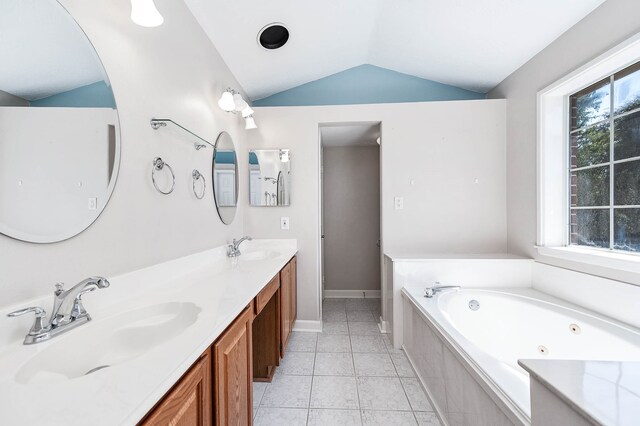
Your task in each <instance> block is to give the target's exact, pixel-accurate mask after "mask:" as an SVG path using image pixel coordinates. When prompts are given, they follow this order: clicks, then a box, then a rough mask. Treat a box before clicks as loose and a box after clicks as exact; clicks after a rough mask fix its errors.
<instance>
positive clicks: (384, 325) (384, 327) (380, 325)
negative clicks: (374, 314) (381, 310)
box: [378, 317, 391, 334]
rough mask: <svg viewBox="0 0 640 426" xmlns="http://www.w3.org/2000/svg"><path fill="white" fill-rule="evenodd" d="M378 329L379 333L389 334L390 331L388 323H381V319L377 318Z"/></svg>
mask: <svg viewBox="0 0 640 426" xmlns="http://www.w3.org/2000/svg"><path fill="white" fill-rule="evenodd" d="M378 328H379V329H380V333H383V334H386V333H391V330H390V329H389V321H383V320H382V317H380V318H378Z"/></svg>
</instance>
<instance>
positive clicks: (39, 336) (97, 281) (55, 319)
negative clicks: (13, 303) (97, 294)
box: [7, 277, 109, 345]
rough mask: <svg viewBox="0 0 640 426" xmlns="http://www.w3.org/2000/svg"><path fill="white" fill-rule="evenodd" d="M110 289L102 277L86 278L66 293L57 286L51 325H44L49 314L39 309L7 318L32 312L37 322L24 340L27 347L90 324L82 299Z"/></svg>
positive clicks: (13, 313)
mask: <svg viewBox="0 0 640 426" xmlns="http://www.w3.org/2000/svg"><path fill="white" fill-rule="evenodd" d="M107 287H109V281H107V279H106V278H103V277H91V278H87V279H86V280H83V281H81V282H80V283H78V284H76V285H74V286H73V287H71V288H70V289H69V290H65V289H64V284H62V283H58V284H56V291H55V292H54V293H53V294H54V299H53V312H52V314H51V318H50V319H49V322H48V323H46V322H45V317H46V316H47V313H46V311H45V310H44V309H42V308H39V307H30V308H25V309H20V310H17V311H14V312H11V313H9V314H7V316H9V317H17V316H21V315H25V314H27V313H30V312H33V313H34V314H35V315H36V320H35V323H34V324H33V326H32V327H31V329H30V330H29V333H27V335H26V337H25V338H24V344H25V345H32V344H34V343H40V342H44V341H45V340H49V339H51V338H53V337H55V336H57V335H58V334H62V333H64V332H66V331H69V330H72V329H74V328H76V327H77V326H79V325H82V324H84V323H86V322H88V321H91V316H89V313H88V312H87V310H86V309H85V308H84V306H83V305H82V296H83V295H84V294H87V293H89V292H91V291H93V290H96V289H100V288H107Z"/></svg>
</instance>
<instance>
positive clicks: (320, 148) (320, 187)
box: [317, 120, 389, 333]
mask: <svg viewBox="0 0 640 426" xmlns="http://www.w3.org/2000/svg"><path fill="white" fill-rule="evenodd" d="M363 123H376V124H377V125H378V126H380V145H379V148H378V149H379V165H378V167H379V171H380V181H379V182H378V185H379V188H380V209H379V215H380V247H379V250H380V271H379V273H380V304H381V315H380V318H378V319H377V321H376V322H377V324H378V328H380V331H381V332H382V333H387V332H389V331H388V330H389V327H388V322H387V321H385V320H384V313H385V306H386V303H385V286H386V283H385V269H384V226H383V214H384V213H383V208H382V207H383V186H382V182H383V181H382V174H383V172H384V170H383V167H382V165H383V156H384V150H383V146H384V144H383V143H382V141H383V125H384V123H383V122H382V121H381V120H370V121H369V120H360V121H332V122H321V123H318V152H317V154H318V155H317V158H318V164H317V166H318V168H317V170H318V226H317V230H318V234H317V236H318V282H319V283H320V285H319V286H318V290H319V292H320V294H319V301H320V303H319V304H318V309H319V311H320V312H319V318H320V321H322V302H323V300H324V287H325V280H324V238H323V234H324V212H323V207H324V205H323V194H322V191H323V179H324V176H323V173H324V171H323V145H322V132H321V129H322V128H323V127H331V126H349V125H357V124H363Z"/></svg>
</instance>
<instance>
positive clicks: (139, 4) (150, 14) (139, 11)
mask: <svg viewBox="0 0 640 426" xmlns="http://www.w3.org/2000/svg"><path fill="white" fill-rule="evenodd" d="M131 20H132V21H133V22H135V23H136V24H138V25H140V26H141V27H149V28H151V27H158V26H160V25H162V23H163V22H164V18H163V17H162V15H161V14H160V12H159V11H158V9H157V8H156V5H155V3H154V2H153V0H131Z"/></svg>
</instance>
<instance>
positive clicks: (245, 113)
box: [242, 105, 253, 118]
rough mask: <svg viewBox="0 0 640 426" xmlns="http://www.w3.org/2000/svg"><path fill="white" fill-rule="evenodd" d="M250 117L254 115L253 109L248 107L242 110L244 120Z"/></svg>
mask: <svg viewBox="0 0 640 426" xmlns="http://www.w3.org/2000/svg"><path fill="white" fill-rule="evenodd" d="M250 115H253V109H252V108H251V107H250V106H249V105H247V106H246V108H245V109H243V110H242V118H247V117H248V116H250Z"/></svg>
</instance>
